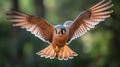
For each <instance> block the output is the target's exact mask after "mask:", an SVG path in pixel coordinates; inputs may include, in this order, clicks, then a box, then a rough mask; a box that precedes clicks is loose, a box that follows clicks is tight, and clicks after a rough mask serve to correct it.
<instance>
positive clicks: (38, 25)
mask: <svg viewBox="0 0 120 67" xmlns="http://www.w3.org/2000/svg"><path fill="white" fill-rule="evenodd" d="M7 16H8V18H7V19H8V20H9V21H11V22H15V23H14V24H13V26H20V27H21V28H25V29H26V30H27V31H30V32H31V33H32V34H34V35H35V36H37V37H38V38H40V39H41V40H43V41H46V42H49V43H51V41H52V36H53V31H54V27H53V26H52V25H50V24H48V23H47V22H46V21H45V20H44V19H42V18H38V17H36V16H31V15H28V14H25V13H22V12H19V11H15V10H11V11H10V12H9V13H7Z"/></svg>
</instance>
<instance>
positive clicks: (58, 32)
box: [7, 0, 113, 60]
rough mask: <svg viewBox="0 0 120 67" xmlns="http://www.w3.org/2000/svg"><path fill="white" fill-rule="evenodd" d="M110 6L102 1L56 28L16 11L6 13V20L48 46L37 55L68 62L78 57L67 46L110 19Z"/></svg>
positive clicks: (109, 3)
mask: <svg viewBox="0 0 120 67" xmlns="http://www.w3.org/2000/svg"><path fill="white" fill-rule="evenodd" d="M112 6H113V4H112V3H111V0H108V1H106V0H102V1H100V2H99V3H97V4H95V5H94V6H92V7H90V8H89V9H87V10H85V11H83V12H81V13H80V15H79V16H78V17H77V18H76V19H75V20H73V21H66V22H65V23H64V24H63V25H56V26H53V25H51V24H49V23H47V22H46V21H45V20H44V19H42V18H38V17H36V16H32V15H29V14H26V13H23V12H20V11H16V10H11V11H10V12H8V13H7V16H8V17H7V20H9V21H11V22H15V23H14V24H13V26H20V27H21V28H25V29H26V30H27V31H30V32H31V33H32V34H34V35H35V36H36V37H38V38H40V39H41V40H43V41H44V42H48V43H49V44H50V45H49V46H48V47H46V48H45V49H43V50H41V51H39V52H37V53H36V54H37V55H40V56H41V57H45V58H50V59H53V58H58V59H59V60H68V59H72V58H73V57H74V56H77V55H78V54H77V53H75V52H74V51H73V50H71V49H70V48H69V47H68V44H69V43H70V42H71V41H72V40H74V39H76V38H77V37H80V36H81V35H83V34H84V33H86V32H87V31H89V30H90V29H92V28H94V27H95V25H97V24H99V23H100V22H101V21H104V20H105V19H106V18H108V17H110V14H111V13H112V12H113V10H111V9H110V8H111V7H112Z"/></svg>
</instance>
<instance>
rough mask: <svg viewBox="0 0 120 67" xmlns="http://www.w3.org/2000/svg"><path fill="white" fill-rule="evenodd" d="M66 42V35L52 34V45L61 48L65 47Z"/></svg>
mask: <svg viewBox="0 0 120 67" xmlns="http://www.w3.org/2000/svg"><path fill="white" fill-rule="evenodd" d="M67 40H68V34H63V35H57V34H54V36H53V41H52V44H54V45H57V46H60V47H62V46H64V45H66V42H67Z"/></svg>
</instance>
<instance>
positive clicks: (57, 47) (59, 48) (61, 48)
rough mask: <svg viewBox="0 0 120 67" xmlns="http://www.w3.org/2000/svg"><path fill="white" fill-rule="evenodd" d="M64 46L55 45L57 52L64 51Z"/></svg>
mask: <svg viewBox="0 0 120 67" xmlns="http://www.w3.org/2000/svg"><path fill="white" fill-rule="evenodd" d="M63 49H64V47H59V46H55V49H54V50H55V52H57V53H59V52H60V51H63Z"/></svg>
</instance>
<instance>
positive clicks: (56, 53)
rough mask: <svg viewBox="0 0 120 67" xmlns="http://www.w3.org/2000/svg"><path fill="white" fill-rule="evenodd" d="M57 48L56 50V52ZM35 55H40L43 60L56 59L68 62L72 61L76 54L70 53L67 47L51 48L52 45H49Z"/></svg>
mask: <svg viewBox="0 0 120 67" xmlns="http://www.w3.org/2000/svg"><path fill="white" fill-rule="evenodd" d="M56 48H57V50H56ZM36 54H38V55H40V56H41V57H45V58H50V59H53V58H55V57H56V58H58V59H59V60H68V59H73V57H74V56H77V53H75V52H74V51H72V50H71V49H70V48H69V47H68V46H66V45H65V46H64V47H61V48H60V47H53V46H52V45H49V46H48V47H46V48H45V49H43V50H41V51H39V52H37V53H36Z"/></svg>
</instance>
